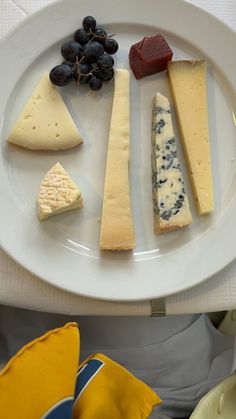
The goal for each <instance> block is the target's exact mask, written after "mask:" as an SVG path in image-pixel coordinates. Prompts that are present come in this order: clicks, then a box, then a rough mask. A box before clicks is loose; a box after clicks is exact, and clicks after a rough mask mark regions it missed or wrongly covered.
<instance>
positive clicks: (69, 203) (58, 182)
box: [38, 163, 83, 220]
mask: <svg viewBox="0 0 236 419" xmlns="http://www.w3.org/2000/svg"><path fill="white" fill-rule="evenodd" d="M82 206H83V198H82V195H81V192H80V190H79V188H78V187H77V186H76V184H75V183H74V182H73V180H72V179H71V178H70V176H69V175H68V173H67V172H66V171H65V169H64V168H63V167H62V165H61V164H60V163H56V164H55V166H53V167H52V168H51V169H50V170H49V171H48V172H47V173H46V176H45V177H44V179H43V181H42V183H41V185H40V190H39V194H38V217H39V219H40V220H45V219H46V218H48V217H50V216H51V215H56V214H61V213H62V212H66V211H71V210H73V209H76V208H81V207H82Z"/></svg>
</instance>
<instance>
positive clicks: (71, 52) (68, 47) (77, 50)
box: [61, 41, 82, 62]
mask: <svg viewBox="0 0 236 419" xmlns="http://www.w3.org/2000/svg"><path fill="white" fill-rule="evenodd" d="M61 54H62V56H63V57H64V58H65V60H68V61H73V62H75V61H76V58H78V59H80V58H81V56H82V47H81V45H80V44H79V43H78V42H75V41H69V42H65V43H64V44H63V45H62V47H61Z"/></svg>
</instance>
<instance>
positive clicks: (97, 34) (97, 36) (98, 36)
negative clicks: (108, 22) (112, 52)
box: [93, 28, 107, 45]
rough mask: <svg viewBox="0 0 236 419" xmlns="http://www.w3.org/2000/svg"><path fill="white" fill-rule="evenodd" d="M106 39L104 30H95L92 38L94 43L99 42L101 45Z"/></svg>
mask: <svg viewBox="0 0 236 419" xmlns="http://www.w3.org/2000/svg"><path fill="white" fill-rule="evenodd" d="M106 38H107V33H106V31H105V30H104V29H102V28H97V29H95V31H94V37H93V39H94V41H97V42H99V43H100V44H102V45H103V44H104V42H105V40H106Z"/></svg>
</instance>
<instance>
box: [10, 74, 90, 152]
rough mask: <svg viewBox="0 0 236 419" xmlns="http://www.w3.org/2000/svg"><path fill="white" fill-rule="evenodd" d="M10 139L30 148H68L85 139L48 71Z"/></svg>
mask: <svg viewBox="0 0 236 419" xmlns="http://www.w3.org/2000/svg"><path fill="white" fill-rule="evenodd" d="M8 142H10V143H13V144H17V145H19V146H22V147H25V148H29V149H30V150H66V149H68V148H72V147H75V146H77V145H79V144H81V143H82V142H83V140H82V138H81V136H80V134H79V132H78V130H77V128H76V126H75V123H74V121H73V119H72V117H71V115H70V113H69V111H68V109H67V107H66V105H65V103H64V101H63V99H62V97H61V95H60V92H59V89H57V88H56V87H55V86H54V85H53V84H52V83H51V82H50V80H49V76H48V73H46V74H44V75H43V77H42V78H41V79H40V80H39V83H38V84H37V86H36V88H35V89H34V91H33V94H32V96H31V97H30V98H29V100H28V102H27V103H26V105H25V107H24V109H23V111H22V112H21V114H20V116H19V118H18V120H17V121H16V124H15V127H14V129H13V131H12V133H11V134H10V136H9V138H8Z"/></svg>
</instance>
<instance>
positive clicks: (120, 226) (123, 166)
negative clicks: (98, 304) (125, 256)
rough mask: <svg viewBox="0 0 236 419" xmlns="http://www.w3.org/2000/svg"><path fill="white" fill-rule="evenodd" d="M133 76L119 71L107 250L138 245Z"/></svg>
mask: <svg viewBox="0 0 236 419" xmlns="http://www.w3.org/2000/svg"><path fill="white" fill-rule="evenodd" d="M129 79H130V73H129V71H128V70H121V69H118V70H117V71H116V76H115V89H114V98H113V106H112V115H111V124H110V134H109V140H108V151H107V164H106V175H105V186H104V195H103V208H102V222H101V233H100V248H101V249H103V250H129V249H133V248H134V247H135V236H134V225H133V220H132V212H131V202H130V187H129V159H130V149H129V148H130V146H129V141H130V139H129V135H130V133H129V130H130V128H129V119H130V116H129V107H130V99H129Z"/></svg>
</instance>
